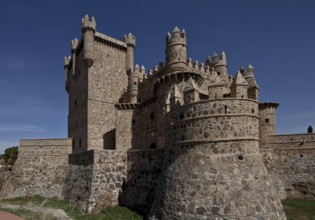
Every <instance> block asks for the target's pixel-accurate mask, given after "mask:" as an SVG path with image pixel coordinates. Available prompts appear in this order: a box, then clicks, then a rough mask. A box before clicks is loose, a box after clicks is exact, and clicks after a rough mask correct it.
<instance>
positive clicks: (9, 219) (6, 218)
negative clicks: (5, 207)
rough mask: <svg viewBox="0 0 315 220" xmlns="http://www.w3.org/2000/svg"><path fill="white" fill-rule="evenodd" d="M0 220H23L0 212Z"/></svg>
mask: <svg viewBox="0 0 315 220" xmlns="http://www.w3.org/2000/svg"><path fill="white" fill-rule="evenodd" d="M0 220H25V219H24V218H21V217H19V216H16V215H13V214H11V213H8V212H3V211H0Z"/></svg>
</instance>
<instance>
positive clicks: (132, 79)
mask: <svg viewBox="0 0 315 220" xmlns="http://www.w3.org/2000/svg"><path fill="white" fill-rule="evenodd" d="M142 72H143V73H144V72H145V69H144V66H141V69H140V67H139V65H138V64H137V65H136V66H135V71H133V70H130V71H129V72H128V96H129V99H128V101H129V103H137V102H138V83H139V75H140V73H142Z"/></svg>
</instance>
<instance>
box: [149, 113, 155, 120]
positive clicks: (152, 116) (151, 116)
mask: <svg viewBox="0 0 315 220" xmlns="http://www.w3.org/2000/svg"><path fill="white" fill-rule="evenodd" d="M154 117H155V115H154V112H151V114H150V119H151V120H153V119H154Z"/></svg>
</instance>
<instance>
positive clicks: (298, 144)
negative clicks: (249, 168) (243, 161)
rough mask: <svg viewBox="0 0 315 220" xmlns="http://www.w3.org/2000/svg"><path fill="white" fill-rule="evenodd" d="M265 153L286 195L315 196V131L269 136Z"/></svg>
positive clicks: (271, 169) (266, 161)
mask: <svg viewBox="0 0 315 220" xmlns="http://www.w3.org/2000/svg"><path fill="white" fill-rule="evenodd" d="M261 154H262V157H263V160H264V162H265V165H266V168H267V170H268V172H269V174H270V176H271V177H272V178H273V179H274V184H275V186H276V187H277V188H278V191H279V192H281V197H282V198H285V197H298V198H312V199H314V198H315V160H314V158H315V134H292V135H272V136H268V149H261Z"/></svg>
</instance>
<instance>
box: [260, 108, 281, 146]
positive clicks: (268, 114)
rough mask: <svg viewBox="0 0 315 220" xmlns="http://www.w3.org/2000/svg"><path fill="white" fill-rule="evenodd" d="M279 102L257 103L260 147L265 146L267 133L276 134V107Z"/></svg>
mask: <svg viewBox="0 0 315 220" xmlns="http://www.w3.org/2000/svg"><path fill="white" fill-rule="evenodd" d="M278 106H279V103H273V102H268V103H259V116H260V120H259V138H260V147H261V148H266V147H267V144H268V141H267V137H268V135H275V134H276V109H277V107H278Z"/></svg>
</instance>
